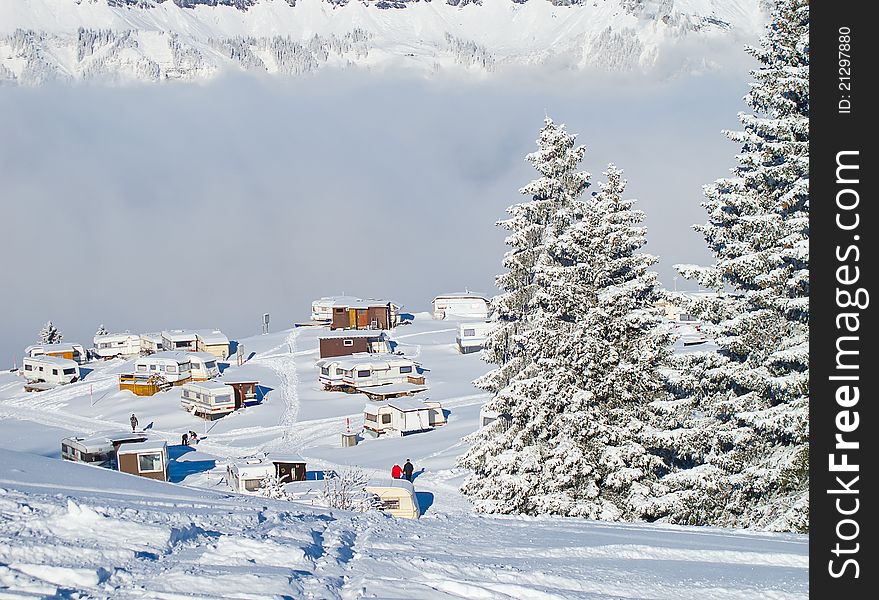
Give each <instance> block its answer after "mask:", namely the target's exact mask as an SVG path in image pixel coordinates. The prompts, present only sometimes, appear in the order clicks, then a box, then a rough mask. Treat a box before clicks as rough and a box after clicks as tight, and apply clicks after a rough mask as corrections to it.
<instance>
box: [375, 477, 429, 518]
mask: <svg viewBox="0 0 879 600" xmlns="http://www.w3.org/2000/svg"><path fill="white" fill-rule="evenodd" d="M366 491H367V492H368V493H370V494H375V495H376V496H378V498H379V500H380V501H381V503H382V508H381V510H383V511H385V512H387V513H390V514H391V515H393V516H395V517H398V518H400V519H417V518H418V517H420V516H421V507H420V506H418V497H417V496H416V495H415V486H413V485H412V482H411V481H406V480H405V479H391V478H386V477H380V478H375V479H372V480H370V481H369V483H367V484H366Z"/></svg>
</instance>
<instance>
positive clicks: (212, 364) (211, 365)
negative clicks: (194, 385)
mask: <svg viewBox="0 0 879 600" xmlns="http://www.w3.org/2000/svg"><path fill="white" fill-rule="evenodd" d="M216 366H217V363H215V362H214V361H212V360H209V361H208V362H206V363H205V364H204V368H205V369H213V368H214V367H216Z"/></svg>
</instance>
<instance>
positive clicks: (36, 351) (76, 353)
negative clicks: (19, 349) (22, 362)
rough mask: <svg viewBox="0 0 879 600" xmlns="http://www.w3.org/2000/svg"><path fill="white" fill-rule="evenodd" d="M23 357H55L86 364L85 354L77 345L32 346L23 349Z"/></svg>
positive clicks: (83, 349)
mask: <svg viewBox="0 0 879 600" xmlns="http://www.w3.org/2000/svg"><path fill="white" fill-rule="evenodd" d="M24 354H25V356H30V357H36V356H57V357H58V358H66V359H67V360H74V361H76V362H77V364H82V363H84V362H86V359H87V357H86V352H85V348H83V347H82V346H81V345H79V344H34V345H32V346H28V347H27V348H25V349H24Z"/></svg>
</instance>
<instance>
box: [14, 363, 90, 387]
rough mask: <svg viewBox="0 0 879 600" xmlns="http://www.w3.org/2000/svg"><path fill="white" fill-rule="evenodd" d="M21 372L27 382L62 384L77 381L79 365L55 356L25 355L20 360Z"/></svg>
mask: <svg viewBox="0 0 879 600" xmlns="http://www.w3.org/2000/svg"><path fill="white" fill-rule="evenodd" d="M21 362H22V364H21V374H22V375H23V376H24V378H25V379H26V380H27V381H28V383H49V384H54V385H64V384H67V383H73V382H74V381H79V379H80V373H79V365H78V364H76V362H74V361H72V360H68V359H66V358H58V357H57V356H34V357H30V356H26V357H24V359H23V360H22V361H21Z"/></svg>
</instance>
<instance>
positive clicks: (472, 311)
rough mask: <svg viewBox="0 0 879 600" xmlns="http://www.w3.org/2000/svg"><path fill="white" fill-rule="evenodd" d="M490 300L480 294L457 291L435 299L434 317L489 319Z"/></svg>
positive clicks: (433, 303)
mask: <svg viewBox="0 0 879 600" xmlns="http://www.w3.org/2000/svg"><path fill="white" fill-rule="evenodd" d="M488 305H489V300H488V298H486V297H485V296H482V295H480V294H473V293H471V292H455V293H452V294H443V295H441V296H437V297H436V298H434V299H433V302H432V304H431V309H432V312H433V318H434V319H450V318H456V319H487V318H488Z"/></svg>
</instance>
